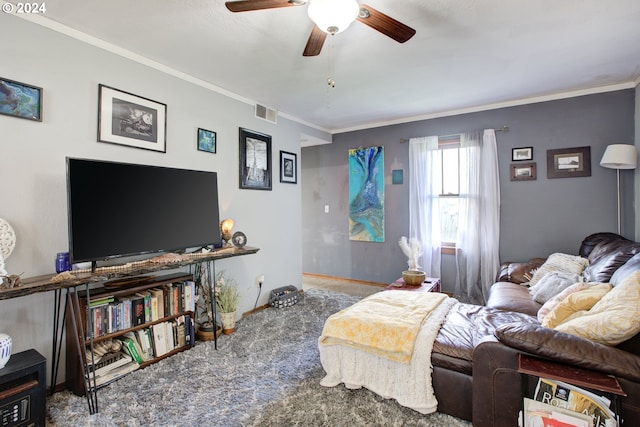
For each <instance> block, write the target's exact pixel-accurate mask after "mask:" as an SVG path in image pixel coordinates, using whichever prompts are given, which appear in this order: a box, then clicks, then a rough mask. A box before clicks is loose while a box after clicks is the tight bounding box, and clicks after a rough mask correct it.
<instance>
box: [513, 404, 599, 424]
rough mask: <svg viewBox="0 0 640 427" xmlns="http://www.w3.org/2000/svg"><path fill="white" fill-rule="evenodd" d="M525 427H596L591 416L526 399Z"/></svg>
mask: <svg viewBox="0 0 640 427" xmlns="http://www.w3.org/2000/svg"><path fill="white" fill-rule="evenodd" d="M524 427H594V424H593V419H592V418H591V417H590V416H589V415H585V414H581V413H579V412H573V411H570V410H568V409H564V408H559V407H557V406H551V405H549V404H547V403H542V402H538V401H536V400H532V399H527V398H525V399H524Z"/></svg>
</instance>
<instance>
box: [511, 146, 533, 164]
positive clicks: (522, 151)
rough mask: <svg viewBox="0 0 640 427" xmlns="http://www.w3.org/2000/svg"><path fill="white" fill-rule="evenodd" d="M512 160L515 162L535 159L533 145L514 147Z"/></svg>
mask: <svg viewBox="0 0 640 427" xmlns="http://www.w3.org/2000/svg"><path fill="white" fill-rule="evenodd" d="M511 160H512V161H514V162H521V161H525V160H533V147H520V148H512V149H511Z"/></svg>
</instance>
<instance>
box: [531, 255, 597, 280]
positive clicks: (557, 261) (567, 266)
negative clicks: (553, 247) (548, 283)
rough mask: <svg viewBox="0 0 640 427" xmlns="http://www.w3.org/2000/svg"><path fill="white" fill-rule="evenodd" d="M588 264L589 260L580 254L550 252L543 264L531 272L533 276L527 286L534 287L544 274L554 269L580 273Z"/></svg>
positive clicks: (561, 271) (562, 271)
mask: <svg viewBox="0 0 640 427" xmlns="http://www.w3.org/2000/svg"><path fill="white" fill-rule="evenodd" d="M588 265H589V260H588V259H586V258H582V257H580V256H576V255H568V254H563V253H555V254H551V255H549V258H547V260H546V261H545V262H544V264H542V265H541V266H540V268H538V269H537V270H536V271H535V272H534V273H533V277H531V280H530V281H529V286H530V287H532V288H534V287H535V285H536V284H537V283H538V282H539V281H540V279H542V278H543V277H544V276H545V274H547V273H552V272H554V271H557V272H560V273H569V274H578V275H580V274H582V272H583V271H584V269H585V268H587V266H588Z"/></svg>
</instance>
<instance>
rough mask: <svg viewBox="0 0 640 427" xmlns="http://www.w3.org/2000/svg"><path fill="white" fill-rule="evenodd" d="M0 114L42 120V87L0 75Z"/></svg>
mask: <svg viewBox="0 0 640 427" xmlns="http://www.w3.org/2000/svg"><path fill="white" fill-rule="evenodd" d="M0 114H4V115H5V116H13V117H19V118H21V119H27V120H34V121H36V122H41V121H42V88H39V87H36V86H31V85H28V84H25V83H20V82H16V81H14V80H9V79H5V78H2V77H0Z"/></svg>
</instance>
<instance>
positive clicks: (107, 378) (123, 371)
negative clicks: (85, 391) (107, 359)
mask: <svg viewBox="0 0 640 427" xmlns="http://www.w3.org/2000/svg"><path fill="white" fill-rule="evenodd" d="M139 367H140V365H139V364H137V363H136V362H133V361H132V362H129V363H126V364H124V365H122V366H118V367H117V368H115V369H112V370H110V371H108V372H106V373H104V374H101V375H99V376H98V375H97V376H96V384H95V385H96V387H100V386H102V385H105V384H107V383H110V382H111V381H115V380H117V379H119V378H121V377H123V376H125V375H127V374H128V373H130V372H133V371H135V370H136V369H138V368H139Z"/></svg>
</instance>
